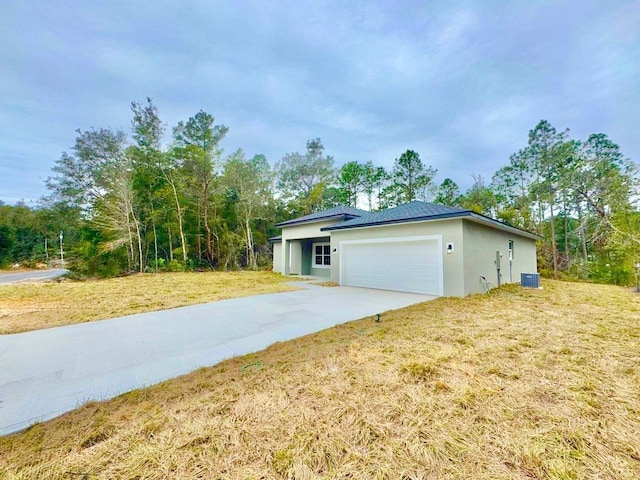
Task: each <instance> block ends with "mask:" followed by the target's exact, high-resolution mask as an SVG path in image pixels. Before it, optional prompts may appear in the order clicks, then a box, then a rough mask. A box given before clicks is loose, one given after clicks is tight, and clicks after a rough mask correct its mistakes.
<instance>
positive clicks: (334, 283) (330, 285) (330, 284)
mask: <svg viewBox="0 0 640 480" xmlns="http://www.w3.org/2000/svg"><path fill="white" fill-rule="evenodd" d="M313 284H314V285H319V286H321V287H338V286H340V285H339V284H338V283H336V282H313Z"/></svg>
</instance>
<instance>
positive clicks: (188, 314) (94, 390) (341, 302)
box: [0, 284, 434, 435]
mask: <svg viewBox="0 0 640 480" xmlns="http://www.w3.org/2000/svg"><path fill="white" fill-rule="evenodd" d="M304 285H305V289H304V290H300V291H295V292H286V293H275V294H269V295H259V296H253V297H245V298H238V299H233V300H224V301H220V302H214V303H207V304H201V305H194V306H191V307H182V308H176V309H172V310H164V311H160V312H151V313H144V314H138V315H130V316H127V317H120V318H114V319H111V320H103V321H99V322H92V323H84V324H79V325H69V326H66V327H57V328H50V329H46V330H38V331H35V332H27V333H18V334H13V335H2V336H0V435H6V434H8V433H11V432H15V431H19V430H22V429H24V428H26V427H27V426H29V425H31V424H33V423H35V422H37V421H42V420H47V419H50V418H53V417H56V416H58V415H60V414H61V413H63V412H67V411H69V410H72V409H74V408H76V407H78V406H80V405H82V404H83V403H85V402H87V401H90V400H102V399H108V398H112V397H114V396H116V395H119V394H121V393H124V392H127V391H130V390H133V389H136V388H140V387H143V386H148V385H152V384H154V383H158V382H160V381H163V380H166V379H168V378H172V377H176V376H178V375H182V374H185V373H188V372H191V371H192V370H195V369H197V368H199V367H202V366H209V365H214V364H216V363H218V362H220V361H222V360H224V359H227V358H230V357H233V356H236V355H244V354H247V353H251V352H255V351H258V350H262V349H264V348H266V347H267V346H269V345H271V344H273V343H275V342H278V341H284V340H290V339H292V338H296V337H300V336H303V335H306V334H309V333H313V332H317V331H320V330H324V329H326V328H329V327H332V326H334V325H338V324H340V323H345V322H348V321H350V320H355V319H358V318H362V317H366V316H369V315H374V314H376V313H381V312H384V311H387V310H393V309H397V308H402V307H406V306H408V305H412V304H414V303H419V302H424V301H427V300H431V299H433V298H434V297H430V296H425V295H417V294H410V293H400V292H390V291H383V290H370V289H364V288H352V287H320V286H315V285H309V284H304ZM383 318H384V317H383Z"/></svg>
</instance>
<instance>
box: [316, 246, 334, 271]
mask: <svg viewBox="0 0 640 480" xmlns="http://www.w3.org/2000/svg"><path fill="white" fill-rule="evenodd" d="M311 248H312V252H313V268H331V245H330V244H329V243H314V244H312V245H311Z"/></svg>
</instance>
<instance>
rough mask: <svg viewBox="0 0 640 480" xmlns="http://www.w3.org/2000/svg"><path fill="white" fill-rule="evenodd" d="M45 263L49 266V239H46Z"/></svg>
mask: <svg viewBox="0 0 640 480" xmlns="http://www.w3.org/2000/svg"><path fill="white" fill-rule="evenodd" d="M44 263H46V264H47V266H49V250H47V237H44Z"/></svg>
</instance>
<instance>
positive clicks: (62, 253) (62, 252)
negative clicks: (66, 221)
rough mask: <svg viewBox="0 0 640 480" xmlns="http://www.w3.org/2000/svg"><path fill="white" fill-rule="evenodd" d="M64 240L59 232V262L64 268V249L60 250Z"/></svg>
mask: <svg viewBox="0 0 640 480" xmlns="http://www.w3.org/2000/svg"><path fill="white" fill-rule="evenodd" d="M63 238H64V235H63V232H62V230H60V262H61V263H62V266H63V267H64V249H63V248H62V239H63Z"/></svg>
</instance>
